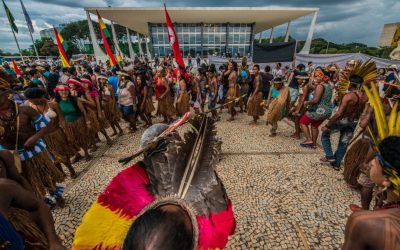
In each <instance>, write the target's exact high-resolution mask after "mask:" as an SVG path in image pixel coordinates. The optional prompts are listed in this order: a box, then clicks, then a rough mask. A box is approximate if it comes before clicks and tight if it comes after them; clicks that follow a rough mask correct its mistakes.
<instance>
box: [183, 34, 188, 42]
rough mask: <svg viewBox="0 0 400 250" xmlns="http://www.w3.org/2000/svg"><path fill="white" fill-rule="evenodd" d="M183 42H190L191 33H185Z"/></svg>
mask: <svg viewBox="0 0 400 250" xmlns="http://www.w3.org/2000/svg"><path fill="white" fill-rule="evenodd" d="M183 43H184V44H188V43H189V35H188V34H183Z"/></svg>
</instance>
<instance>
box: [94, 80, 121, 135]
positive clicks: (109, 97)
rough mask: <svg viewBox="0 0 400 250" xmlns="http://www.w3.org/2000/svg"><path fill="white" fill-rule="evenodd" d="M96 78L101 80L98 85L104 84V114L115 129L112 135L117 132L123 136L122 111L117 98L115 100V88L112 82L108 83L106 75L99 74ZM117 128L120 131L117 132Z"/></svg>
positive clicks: (102, 94) (102, 92)
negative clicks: (120, 123) (120, 122)
mask: <svg viewBox="0 0 400 250" xmlns="http://www.w3.org/2000/svg"><path fill="white" fill-rule="evenodd" d="M96 79H97V81H98V82H99V83H98V84H97V85H98V86H102V89H101V96H102V100H101V101H102V107H103V110H104V116H105V118H106V119H107V121H108V122H109V123H110V126H111V128H112V130H113V134H112V135H111V136H115V135H117V134H118V135H119V136H121V135H123V133H124V132H123V131H122V128H121V126H120V125H119V121H120V120H121V113H120V112H119V109H118V104H117V100H115V94H114V88H113V86H112V85H111V84H109V83H108V80H107V77H106V76H104V75H98V76H97V77H96ZM117 129H118V130H119V132H117Z"/></svg>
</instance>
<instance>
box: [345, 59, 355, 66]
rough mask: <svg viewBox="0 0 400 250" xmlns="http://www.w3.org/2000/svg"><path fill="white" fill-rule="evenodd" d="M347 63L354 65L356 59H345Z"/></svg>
mask: <svg viewBox="0 0 400 250" xmlns="http://www.w3.org/2000/svg"><path fill="white" fill-rule="evenodd" d="M347 64H350V65H354V64H356V61H355V60H349V61H347Z"/></svg>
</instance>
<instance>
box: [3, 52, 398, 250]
mask: <svg viewBox="0 0 400 250" xmlns="http://www.w3.org/2000/svg"><path fill="white" fill-rule="evenodd" d="M20 67H21V69H22V72H23V73H22V75H18V76H17V75H16V74H15V72H14V71H13V70H12V69H11V68H10V66H9V65H8V64H5V65H3V67H2V68H1V69H0V144H1V148H2V151H0V160H1V161H0V176H1V177H3V178H4V179H1V181H0V190H4V191H5V192H7V194H9V195H8V196H6V197H4V196H2V197H0V199H4V200H2V203H1V206H0V209H2V210H1V211H0V233H2V232H4V231H2V230H5V229H4V228H6V230H7V231H8V232H10V233H7V234H5V236H4V237H3V235H1V234H0V244H3V245H0V249H2V247H7V246H8V245H7V244H11V242H12V244H14V246H17V245H18V244H27V242H31V243H32V242H34V243H35V244H39V245H40V246H41V247H42V248H45V249H46V248H50V249H62V245H61V242H60V241H59V239H58V237H57V236H56V235H55V230H54V225H52V217H51V213H50V211H49V207H50V208H52V207H54V206H64V204H65V200H64V199H63V195H62V193H63V187H62V186H61V185H60V183H62V182H63V180H64V179H65V177H66V173H65V171H64V169H63V168H64V167H65V168H66V169H67V170H68V173H69V175H70V176H71V178H76V177H77V175H78V173H76V171H75V169H74V164H75V163H76V162H78V161H80V160H82V158H84V159H85V160H90V159H91V158H92V152H94V151H96V150H97V148H98V143H100V142H101V141H102V140H101V139H103V140H104V141H105V143H107V144H108V145H111V144H112V143H113V138H114V137H115V136H121V135H122V134H124V133H126V132H127V131H124V130H123V129H122V127H124V126H121V125H122V122H124V123H126V124H127V128H128V129H129V133H135V132H136V131H137V128H138V125H139V124H142V125H143V127H145V128H151V127H152V126H153V120H154V119H155V118H157V117H160V118H162V122H163V123H166V124H170V123H172V122H173V121H175V120H176V119H177V118H179V117H182V116H184V115H185V114H186V113H187V112H191V111H193V113H195V114H197V115H201V114H208V113H211V119H212V120H213V122H218V121H219V120H220V119H221V114H222V113H223V112H228V114H229V118H228V121H230V122H234V121H235V120H236V119H238V118H239V117H240V118H241V119H248V120H249V123H250V124H249V125H250V126H256V125H258V124H259V123H260V120H262V119H265V123H266V125H267V126H269V127H270V130H269V136H270V137H275V136H278V135H282V134H281V133H279V127H278V125H279V123H280V121H282V120H283V119H287V120H288V121H289V122H292V123H293V124H294V131H293V134H291V135H290V136H291V137H292V138H294V139H297V140H300V139H301V138H304V141H299V146H301V147H304V148H308V149H310V150H314V149H316V148H317V145H318V142H319V141H318V140H319V138H320V142H321V144H322V148H323V151H324V155H323V156H321V162H323V163H326V164H329V166H331V167H332V168H333V169H334V170H340V168H341V166H343V165H344V169H345V175H349V176H347V177H348V178H346V176H345V179H346V181H348V183H352V184H354V186H357V188H359V189H360V190H361V192H360V193H361V206H358V205H354V204H353V205H351V209H352V210H353V211H357V212H358V213H354V215H352V216H351V217H350V219H349V222H348V225H347V228H346V241H345V244H344V248H345V249H365V248H368V249H383V247H382V246H385V249H394V248H393V247H395V246H393V245H392V246H390V244H392V243H393V244H396V241H390V242H387V240H386V237H388V236H386V234H392V235H393V237H395V233H397V234H398V233H399V229H398V228H399V225H400V216H399V211H400V210H399V209H400V208H399V207H400V193H399V192H400V190H399V188H400V179H399V173H400V157H399V156H400V131H399V130H400V115H399V116H398V117H397V118H396V115H397V114H398V112H399V111H398V109H399V107H398V104H397V103H398V101H399V99H400V89H399V86H400V85H399V84H400V79H399V75H398V72H397V70H398V69H397V66H396V65H391V66H389V67H388V68H381V69H377V68H376V65H375V63H374V62H373V61H366V62H360V61H354V60H351V61H348V62H347V64H346V66H345V67H344V68H340V67H339V66H338V65H336V64H330V65H328V66H317V67H315V66H314V65H313V63H312V62H309V63H308V64H307V65H304V64H297V65H296V63H295V60H294V61H293V63H292V64H290V65H287V66H284V67H283V66H282V64H281V63H276V64H275V66H274V67H273V68H271V66H269V65H267V66H265V67H264V68H261V67H260V65H258V64H252V63H248V61H247V58H245V57H244V58H242V60H241V62H239V63H238V62H237V61H235V60H228V62H227V63H226V64H223V65H221V66H219V67H218V70H217V68H216V66H215V65H214V64H211V65H209V64H207V63H205V62H204V63H201V62H200V61H198V62H197V67H194V66H193V65H192V63H190V66H188V67H187V68H184V69H183V68H178V67H176V65H175V64H174V59H173V58H172V57H164V58H163V59H162V60H161V61H160V60H157V61H156V62H149V61H148V60H140V59H138V58H136V59H135V60H134V61H133V62H129V63H128V62H125V65H121V66H117V67H108V65H106V64H104V65H103V64H101V63H100V64H96V63H95V62H92V61H90V60H87V61H86V60H82V61H80V62H77V63H75V64H74V65H73V66H71V67H66V68H62V67H61V66H59V65H56V64H54V65H51V64H47V63H45V64H40V65H39V64H35V63H31V64H26V65H20ZM241 113H243V115H241ZM244 114H247V116H244ZM393 114H394V115H393ZM389 116H390V117H391V119H389V122H387V123H386V125H382V124H384V123H383V121H386V119H387V117H389ZM393 116H394V117H395V118H392V117H393ZM247 117H248V118H247ZM382 126H383V127H385V126H386V127H385V128H386V130H385V129H382ZM108 128H110V129H108ZM358 128H360V131H361V132H360V133H359V134H358V135H355V131H356V129H358ZM110 131H112V134H109V132H110ZM336 132H338V133H339V140H338V145H337V147H336V150H335V151H334V150H333V148H332V138H331V136H332V134H334V133H336ZM319 134H321V135H320V136H319ZM349 146H350V147H349ZM346 153H347V155H346ZM343 160H344V164H343V163H342V162H343ZM376 186H377V187H378V188H375V187H376ZM374 192H375V194H376V196H375V197H377V198H376V201H375V205H374V207H375V208H374V209H375V210H378V211H367V210H369V209H370V206H371V201H372V198H373V193H374ZM32 194H33V195H32ZM43 201H45V203H46V204H47V206H46V205H44V204H45V203H44V202H43ZM10 206H12V207H13V208H11V209H10ZM392 209H393V210H392ZM360 210H365V211H363V212H359V211H360ZM26 211H28V212H30V213H31V214H33V213H34V214H35V215H34V217H32V218H35V220H32V219H31V218H30V217H29V214H27V212H26ZM9 221H10V222H11V223H12V225H11V224H10V223H9ZM26 225H29V226H26ZM12 227H13V228H15V229H16V230H17V231H18V232H19V235H22V236H23V238H24V239H29V240H25V242H22V240H21V238H20V237H18V234H14V235H13V234H12V233H11V231H12V230H11V228H12ZM377 228H379V233H380V234H378V233H376V234H373V232H374V233H375V232H376V231H377ZM227 235H229V234H227ZM227 235H226V237H227ZM361 236H362V237H361ZM372 236H374V237H372ZM2 237H3V238H2ZM7 237H8V238H7ZM379 237H381V238H379ZM7 239H8V240H7ZM2 240H3V241H4V242H2ZM7 242H9V243H7ZM14 242H15V243H14ZM225 243H226V242H225ZM379 244H380V245H379ZM5 249H7V248H5ZM15 249H18V248H15Z"/></svg>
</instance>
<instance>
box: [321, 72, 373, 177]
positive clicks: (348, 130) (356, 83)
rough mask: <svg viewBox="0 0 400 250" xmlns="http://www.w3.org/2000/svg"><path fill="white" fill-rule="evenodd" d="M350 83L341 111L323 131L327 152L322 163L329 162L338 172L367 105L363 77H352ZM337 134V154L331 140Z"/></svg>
mask: <svg viewBox="0 0 400 250" xmlns="http://www.w3.org/2000/svg"><path fill="white" fill-rule="evenodd" d="M349 81H350V87H349V91H350V92H348V93H347V94H345V95H344V96H343V99H342V101H341V103H340V106H339V109H338V110H337V111H336V113H335V114H334V115H333V116H332V117H331V118H330V119H329V120H328V122H327V124H326V125H325V126H324V127H322V129H321V131H322V136H321V142H322V147H323V149H324V152H325V157H323V158H321V161H322V162H329V163H330V164H331V165H332V167H333V168H334V169H335V170H337V171H339V169H340V164H341V162H342V159H343V157H344V155H345V153H346V149H347V145H348V143H349V141H350V140H351V138H352V137H353V133H354V130H355V128H356V126H357V122H358V119H359V118H360V116H361V114H362V112H363V110H364V107H365V104H366V103H367V96H366V95H365V93H364V92H363V91H361V85H362V84H363V82H364V80H363V78H362V77H361V76H357V75H352V76H350V77H349ZM335 132H339V133H340V136H339V144H338V147H337V149H336V152H335V153H333V151H332V146H331V139H330V138H331V134H333V133H335Z"/></svg>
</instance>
